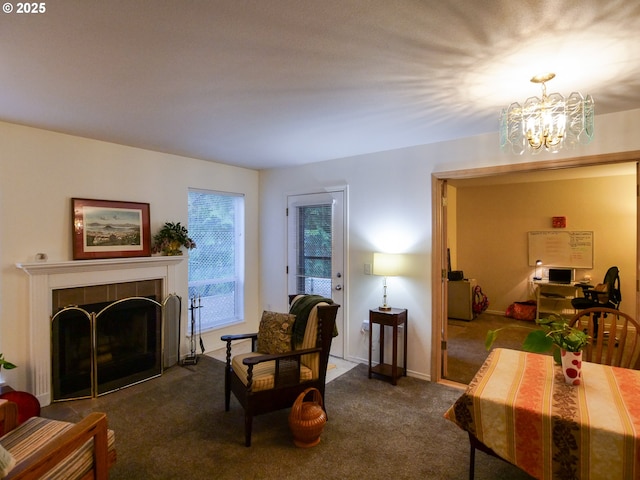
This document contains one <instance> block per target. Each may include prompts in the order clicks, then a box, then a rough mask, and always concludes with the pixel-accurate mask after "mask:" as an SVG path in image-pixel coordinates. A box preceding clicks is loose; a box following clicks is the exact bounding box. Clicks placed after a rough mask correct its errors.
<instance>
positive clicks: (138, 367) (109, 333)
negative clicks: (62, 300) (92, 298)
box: [51, 297, 162, 401]
mask: <svg viewBox="0 0 640 480" xmlns="http://www.w3.org/2000/svg"><path fill="white" fill-rule="evenodd" d="M95 312H98V313H95ZM161 327H162V307H161V305H160V304H159V303H158V302H157V301H156V300H155V298H152V297H132V298H125V299H123V300H118V301H116V302H113V303H95V304H91V305H83V306H82V307H75V306H74V307H67V308H64V309H62V310H60V311H59V312H58V313H56V314H55V315H54V316H53V318H52V325H51V328H52V356H53V358H52V381H53V400H54V401H56V400H70V399H76V398H85V397H94V396H98V395H102V394H105V393H109V392H111V391H114V390H117V389H119V388H122V387H126V386H129V385H133V384H135V383H138V382H141V381H143V380H148V379H149V378H153V377H156V376H158V375H160V374H161V373H162V358H161V355H162V335H161Z"/></svg>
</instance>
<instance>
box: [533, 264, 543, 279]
mask: <svg viewBox="0 0 640 480" xmlns="http://www.w3.org/2000/svg"><path fill="white" fill-rule="evenodd" d="M540 265H542V260H536V276H535V277H533V279H534V280H542V276H541V275H540V274H539V273H538V268H540Z"/></svg>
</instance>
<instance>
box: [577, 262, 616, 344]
mask: <svg viewBox="0 0 640 480" xmlns="http://www.w3.org/2000/svg"><path fill="white" fill-rule="evenodd" d="M581 287H582V293H583V295H584V296H583V297H576V298H574V299H572V300H571V305H572V306H573V308H575V309H576V310H577V311H578V312H579V311H581V310H586V309H587V308H610V309H613V310H619V309H620V302H622V293H620V274H619V270H618V267H610V268H609V270H607V273H606V274H605V276H604V280H603V282H602V283H599V284H597V285H596V286H595V287H591V285H581ZM606 315H607V314H606V313H604V316H605V317H606ZM599 316H600V315H599V314H598V315H597V316H596V317H594V332H593V334H594V335H596V336H597V335H598V318H599Z"/></svg>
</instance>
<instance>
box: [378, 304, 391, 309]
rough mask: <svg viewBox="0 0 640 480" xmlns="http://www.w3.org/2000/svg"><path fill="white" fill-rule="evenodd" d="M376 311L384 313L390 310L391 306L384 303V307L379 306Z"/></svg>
mask: <svg viewBox="0 0 640 480" xmlns="http://www.w3.org/2000/svg"><path fill="white" fill-rule="evenodd" d="M378 310H384V311H387V310H391V306H390V305H387V304H386V303H385V304H384V305H380V306H379V307H378Z"/></svg>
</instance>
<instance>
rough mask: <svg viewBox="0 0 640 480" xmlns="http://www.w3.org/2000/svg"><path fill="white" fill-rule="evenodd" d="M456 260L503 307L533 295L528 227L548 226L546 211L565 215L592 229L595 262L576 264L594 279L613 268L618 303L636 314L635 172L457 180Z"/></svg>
mask: <svg viewBox="0 0 640 480" xmlns="http://www.w3.org/2000/svg"><path fill="white" fill-rule="evenodd" d="M456 190H457V199H458V203H457V215H456V218H457V264H458V266H459V267H460V268H461V269H462V270H464V273H465V276H467V277H469V278H475V279H476V280H477V281H478V283H479V285H481V286H482V289H483V291H484V293H485V294H486V295H487V296H488V297H489V300H490V302H491V303H490V306H489V310H490V311H494V312H497V313H504V311H505V310H506V308H507V306H508V305H509V304H510V303H512V302H514V301H523V300H527V299H530V298H534V297H533V291H532V288H531V280H532V277H533V276H534V269H533V267H530V266H528V255H527V251H528V249H527V232H528V231H531V230H551V229H552V228H551V217H553V216H565V217H567V230H588V231H593V232H594V268H593V269H578V270H576V279H578V280H580V279H582V278H583V277H584V276H585V275H590V276H591V278H592V281H594V282H601V281H602V279H603V278H604V275H605V273H606V271H607V269H608V268H609V267H610V266H612V265H616V266H618V268H619V269H620V276H621V287H622V298H623V302H622V304H621V309H622V310H623V311H625V312H627V313H630V314H632V315H634V316H635V314H636V312H635V310H636V307H635V278H636V273H635V265H636V223H637V222H636V215H637V213H636V176H635V174H634V175H625V176H612V177H601V178H583V179H575V180H558V181H545V182H533V183H517V184H508V185H490V186H475V187H462V188H457V189H456Z"/></svg>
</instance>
